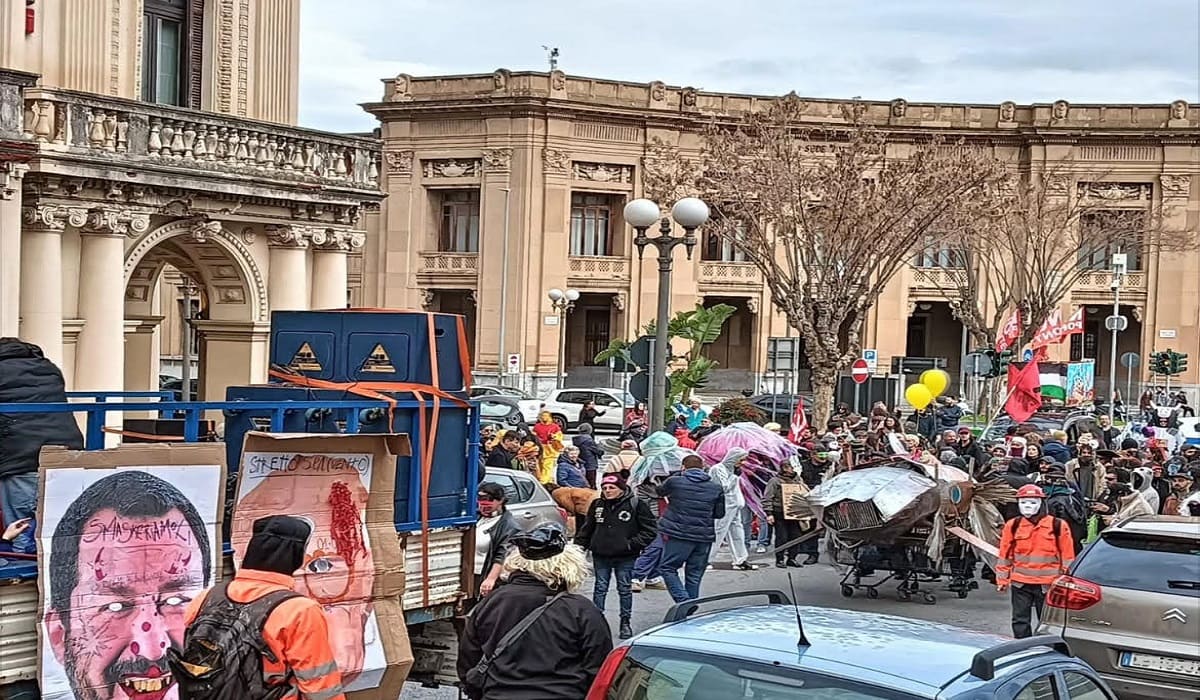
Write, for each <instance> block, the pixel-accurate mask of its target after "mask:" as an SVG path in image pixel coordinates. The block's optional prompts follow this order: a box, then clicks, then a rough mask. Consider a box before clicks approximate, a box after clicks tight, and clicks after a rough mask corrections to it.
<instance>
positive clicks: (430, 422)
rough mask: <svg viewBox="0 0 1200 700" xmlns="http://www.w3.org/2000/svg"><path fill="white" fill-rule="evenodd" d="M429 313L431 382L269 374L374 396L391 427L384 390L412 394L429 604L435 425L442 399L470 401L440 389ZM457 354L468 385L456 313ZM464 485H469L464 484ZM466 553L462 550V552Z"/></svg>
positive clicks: (424, 596)
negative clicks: (384, 406) (384, 408)
mask: <svg viewBox="0 0 1200 700" xmlns="http://www.w3.org/2000/svg"><path fill="white" fill-rule="evenodd" d="M350 310H352V311H367V312H383V311H388V309H350ZM433 317H434V315H433V314H432V313H428V312H426V313H425V318H426V322H427V323H428V330H429V332H428V335H429V362H430V369H431V370H432V371H431V374H432V376H433V384H432V385H429V384H418V383H415V382H330V381H326V380H324V379H313V378H312V377H306V376H304V375H301V374H295V373H290V372H283V371H280V370H271V371H270V375H271V376H272V377H275V378H276V379H280V380H282V381H285V382H288V383H290V384H295V385H297V386H303V387H309V388H313V389H333V390H335V391H345V392H349V393H351V394H355V395H357V396H362V397H363V398H368V399H375V400H377V401H383V402H385V403H387V404H388V427H389V429H390V428H391V425H392V421H393V419H394V415H395V408H396V399H394V398H392V397H391V396H389V395H388V394H385V393H382V392H385V391H390V392H407V393H411V394H413V396H415V397H416V399H417V403H418V404H419V406H420V408H419V409H418V411H417V425H418V432H419V433H420V435H421V437H422V438H425V437H426V430H428V439H424V440H423V444H422V446H421V530H422V533H421V583H422V586H421V600H422V605H424V606H428V605H429V481H430V478H431V476H432V472H433V455H434V450H435V447H436V445H437V429H438V418H439V417H440V415H441V408H442V406H441V403H442V399H446V400H448V401H453V402H454V403H456V404H459V405H460V406H462V407H464V408H469V407H470V404H469V403H467V402H466V401H464V400H463V399H460V398H459V397H457V396H455V395H453V394H450V393H447V392H445V391H443V390H442V388H441V386H440V383H441V380H440V378H439V377H438V353H437V342H436V339H435V337H434V330H435V329H434V326H433ZM458 357H459V362H461V363H462V369H463V380H464V386H466V387H467V388H468V389H469V388H470V386H471V370H470V366H471V363H470V353H469V352H468V351H467V342H466V333H464V325H463V319H462V317H461V316H459V317H458ZM426 394H428V395H429V398H430V399H431V401H432V404H433V405H432V407H431V409H432V410H431V411H430V415H428V417H427V415H426V407H425V395H426ZM467 486H468V487H470V486H472V485H471V484H467ZM466 554H467V553H465V552H464V556H466Z"/></svg>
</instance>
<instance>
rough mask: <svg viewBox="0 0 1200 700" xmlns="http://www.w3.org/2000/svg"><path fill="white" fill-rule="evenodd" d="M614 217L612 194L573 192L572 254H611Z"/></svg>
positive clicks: (587, 255)
mask: <svg viewBox="0 0 1200 700" xmlns="http://www.w3.org/2000/svg"><path fill="white" fill-rule="evenodd" d="M611 219H612V198H611V197H608V196H606V195H602V194H583V193H580V194H572V195H571V255H580V256H586V257H595V256H608V255H612V254H613V237H612V228H611Z"/></svg>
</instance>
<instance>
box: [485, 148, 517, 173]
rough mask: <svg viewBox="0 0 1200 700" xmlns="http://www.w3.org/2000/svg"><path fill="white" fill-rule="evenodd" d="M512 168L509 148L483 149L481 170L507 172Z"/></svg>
mask: <svg viewBox="0 0 1200 700" xmlns="http://www.w3.org/2000/svg"><path fill="white" fill-rule="evenodd" d="M510 167H512V149H511V148H485V149H483V169H484V170H487V171H500V170H508V169H509V168H510Z"/></svg>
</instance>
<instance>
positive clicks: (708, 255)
mask: <svg viewBox="0 0 1200 700" xmlns="http://www.w3.org/2000/svg"><path fill="white" fill-rule="evenodd" d="M735 231H736V233H734V234H733V236H732V237H730V236H728V235H725V236H722V235H721V234H719V233H717V232H715V231H706V232H705V233H704V250H702V251H701V259H702V260H707V261H709V262H746V253H745V251H743V250H742V247H741V246H739V245H738V242H739V241H742V240H744V239H745V237H746V224H745V223H744V222H738V223H737V224H736V228H735Z"/></svg>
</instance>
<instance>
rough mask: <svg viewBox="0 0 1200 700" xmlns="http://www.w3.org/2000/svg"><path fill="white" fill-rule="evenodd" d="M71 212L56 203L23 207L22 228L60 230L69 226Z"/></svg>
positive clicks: (48, 230)
mask: <svg viewBox="0 0 1200 700" xmlns="http://www.w3.org/2000/svg"><path fill="white" fill-rule="evenodd" d="M69 216H70V212H69V211H68V209H67V208H66V207H60V206H58V205H56V204H35V205H33V206H28V207H21V223H22V228H24V229H27V230H33V231H46V232H60V231H62V230H63V229H65V228H66V227H67V219H68V218H69Z"/></svg>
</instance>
